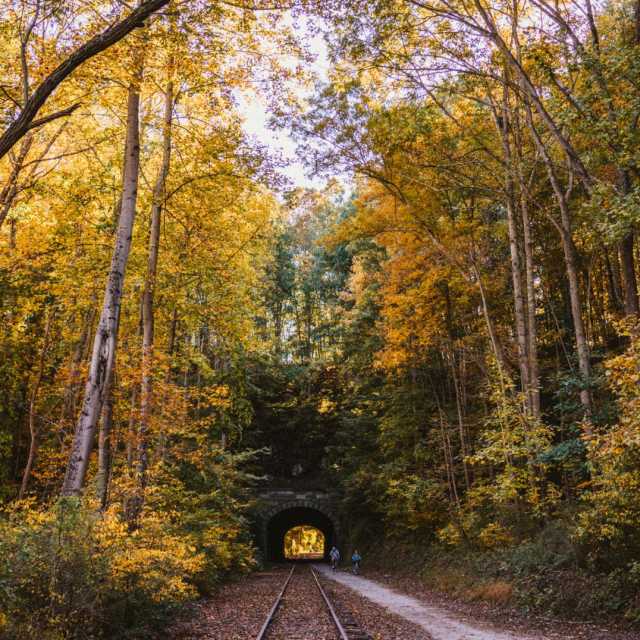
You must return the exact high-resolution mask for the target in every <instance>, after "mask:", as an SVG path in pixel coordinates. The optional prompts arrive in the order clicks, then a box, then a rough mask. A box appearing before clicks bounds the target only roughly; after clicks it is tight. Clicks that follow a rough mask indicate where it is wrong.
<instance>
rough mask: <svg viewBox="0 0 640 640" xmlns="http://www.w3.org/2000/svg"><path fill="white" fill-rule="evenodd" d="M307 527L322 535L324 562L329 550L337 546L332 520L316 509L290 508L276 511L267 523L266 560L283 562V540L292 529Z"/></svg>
mask: <svg viewBox="0 0 640 640" xmlns="http://www.w3.org/2000/svg"><path fill="white" fill-rule="evenodd" d="M301 525H307V526H310V527H315V528H316V529H318V530H320V531H321V532H322V534H323V535H324V540H325V547H324V557H325V560H328V558H329V550H330V549H331V547H332V546H333V545H334V544H337V542H338V541H337V535H336V527H335V526H334V523H333V520H332V519H331V518H330V517H329V516H328V515H326V514H325V513H323V512H322V511H319V510H318V509H314V508H312V507H291V508H287V509H283V510H282V511H278V512H277V513H275V514H274V515H272V516H271V518H270V519H269V521H268V522H267V540H266V542H267V549H266V552H267V554H266V555H267V559H268V560H271V561H272V562H282V561H284V559H285V557H284V538H285V535H286V534H287V532H288V531H289V530H290V529H293V528H294V527H298V526H301Z"/></svg>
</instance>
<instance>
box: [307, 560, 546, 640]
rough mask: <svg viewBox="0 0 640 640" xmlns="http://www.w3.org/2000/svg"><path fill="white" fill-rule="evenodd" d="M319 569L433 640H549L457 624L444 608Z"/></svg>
mask: <svg viewBox="0 0 640 640" xmlns="http://www.w3.org/2000/svg"><path fill="white" fill-rule="evenodd" d="M316 568H317V570H318V571H319V572H321V573H322V574H323V575H324V576H326V577H327V578H330V579H332V580H335V581H336V582H338V583H339V584H342V585H344V586H346V587H348V588H350V589H352V590H353V591H356V592H357V593H359V594H361V595H363V596H364V597H365V598H368V599H369V600H371V601H372V602H375V603H376V604H379V605H381V606H383V607H385V608H386V609H388V610H389V611H391V612H392V613H395V614H397V615H399V616H401V617H403V618H405V619H406V620H408V621H410V622H412V623H414V624H416V625H418V626H420V627H422V628H423V629H424V630H425V631H427V632H428V633H429V634H430V635H431V637H432V638H433V640H545V636H543V635H538V634H536V635H531V634H515V633H514V632H512V631H498V630H496V629H492V628H489V627H487V626H484V625H478V626H471V625H470V624H468V623H466V622H461V621H460V620H457V619H456V618H454V617H453V616H452V614H451V613H450V612H449V611H446V610H445V609H442V608H441V607H437V606H434V605H428V604H425V603H424V602H420V601H419V600H416V599H415V598H412V597H410V596H406V595H404V594H401V593H398V592H397V591H393V590H392V589H389V588H388V587H385V586H383V585H381V584H379V583H378V582H374V581H373V580H368V579H367V578H362V577H361V576H354V575H351V574H349V573H343V572H340V571H338V572H335V573H334V572H332V571H331V569H330V568H329V567H328V566H327V565H317V566H316Z"/></svg>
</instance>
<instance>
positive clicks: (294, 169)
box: [236, 20, 329, 188]
mask: <svg viewBox="0 0 640 640" xmlns="http://www.w3.org/2000/svg"><path fill="white" fill-rule="evenodd" d="M288 23H289V25H292V22H291V20H288ZM294 29H295V31H296V33H297V35H298V36H299V37H300V38H304V41H305V43H306V45H307V47H308V48H309V50H310V51H311V53H312V54H313V55H314V56H315V61H314V63H313V64H312V65H311V69H310V71H311V72H312V73H313V74H314V75H315V76H317V78H318V79H319V80H321V81H322V80H324V81H326V80H327V79H328V71H329V59H328V51H327V46H326V43H325V41H324V38H323V37H322V34H321V33H314V34H312V35H310V34H309V31H308V29H307V25H306V24H305V22H304V20H302V21H300V24H298V25H297V26H294ZM294 90H295V91H296V93H297V94H298V96H301V97H304V96H305V95H308V92H309V90H308V89H306V88H305V87H303V86H301V85H300V86H297V87H294ZM236 99H237V101H238V108H239V111H240V114H241V115H242V116H243V118H244V125H243V128H244V131H245V133H246V134H247V135H249V136H250V137H252V138H255V139H256V140H257V141H258V142H259V143H261V144H263V145H265V146H266V147H267V148H268V149H270V150H271V151H273V152H274V153H276V154H279V155H281V156H282V157H283V158H284V159H285V160H286V161H287V167H285V168H284V169H283V170H282V173H283V174H284V175H285V176H286V177H287V178H289V180H291V182H292V183H293V186H294V187H306V188H322V187H323V186H324V184H325V183H326V181H325V180H324V179H322V178H309V177H308V176H307V175H306V173H305V166H304V164H303V162H302V161H301V159H300V158H299V157H298V156H297V154H296V143H295V142H294V140H293V139H292V138H291V136H290V135H288V133H287V132H286V131H284V130H279V131H274V130H273V129H270V128H269V127H268V120H269V110H268V107H267V104H266V101H265V100H264V99H263V98H262V97H261V96H260V95H259V94H257V93H256V92H254V91H244V92H242V93H238V94H237V95H236Z"/></svg>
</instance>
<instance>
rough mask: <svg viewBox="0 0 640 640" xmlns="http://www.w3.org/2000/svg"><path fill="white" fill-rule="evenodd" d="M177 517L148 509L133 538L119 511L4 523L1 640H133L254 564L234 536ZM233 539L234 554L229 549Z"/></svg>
mask: <svg viewBox="0 0 640 640" xmlns="http://www.w3.org/2000/svg"><path fill="white" fill-rule="evenodd" d="M177 515H178V514H176V513H175V512H173V513H171V512H169V513H167V514H164V513H163V514H161V513H160V512H157V511H152V510H147V511H145V512H144V513H143V515H142V517H141V519H140V522H139V523H138V526H137V527H136V528H135V530H133V531H130V529H129V527H128V526H127V523H126V522H124V521H123V520H122V519H121V517H120V515H119V513H118V511H117V510H116V508H112V509H110V510H108V511H106V512H105V513H100V512H99V511H97V510H96V509H95V505H92V504H88V503H87V502H82V501H80V500H78V499H70V498H65V499H61V500H59V501H58V502H56V503H55V504H54V505H53V506H51V507H50V508H47V509H43V508H38V507H36V505H34V504H33V503H29V502H27V503H18V504H13V505H11V506H10V507H7V508H6V509H5V510H4V511H3V512H1V515H0V625H1V626H0V637H2V638H3V639H6V640H24V639H25V638H39V639H41V640H63V639H64V640H67V639H69V640H76V639H77V640H88V639H94V638H95V639H98V638H109V639H117V638H133V637H140V636H141V635H146V634H147V633H148V632H149V631H150V630H152V629H153V628H154V627H158V626H160V625H161V624H163V623H164V622H166V620H167V618H168V617H169V616H170V615H171V614H172V613H173V612H174V611H175V610H176V608H177V607H179V606H180V605H182V604H184V603H185V602H186V601H188V600H190V599H193V598H195V597H196V596H197V594H198V588H197V586H198V585H210V584H211V583H212V582H215V580H216V579H219V577H220V575H221V574H222V572H223V571H224V570H225V569H226V570H228V569H230V568H231V567H242V566H244V567H245V568H246V567H248V566H249V565H250V562H251V556H252V553H251V552H252V550H251V548H250V547H249V545H247V544H246V543H244V542H242V540H241V539H240V536H239V532H238V531H233V530H224V528H223V527H220V526H219V523H217V524H216V523H215V522H214V520H215V518H213V516H210V518H209V520H205V522H204V524H201V525H200V527H199V529H198V531H195V530H192V531H189V530H188V527H187V528H185V523H184V522H183V521H181V519H180V518H179V517H177ZM236 540H238V544H237V546H236V545H235V541H236Z"/></svg>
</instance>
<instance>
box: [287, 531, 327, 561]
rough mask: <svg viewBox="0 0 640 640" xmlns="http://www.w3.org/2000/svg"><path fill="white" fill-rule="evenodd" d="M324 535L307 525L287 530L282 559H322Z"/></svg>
mask: <svg viewBox="0 0 640 640" xmlns="http://www.w3.org/2000/svg"><path fill="white" fill-rule="evenodd" d="M324 545H325V538H324V533H322V531H320V529H316V528H315V527H311V526H309V525H300V526H298V527H293V528H292V529H289V531H287V533H286V534H285V536H284V557H285V558H286V559H287V560H319V559H321V558H322V557H324V551H325V547H324Z"/></svg>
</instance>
